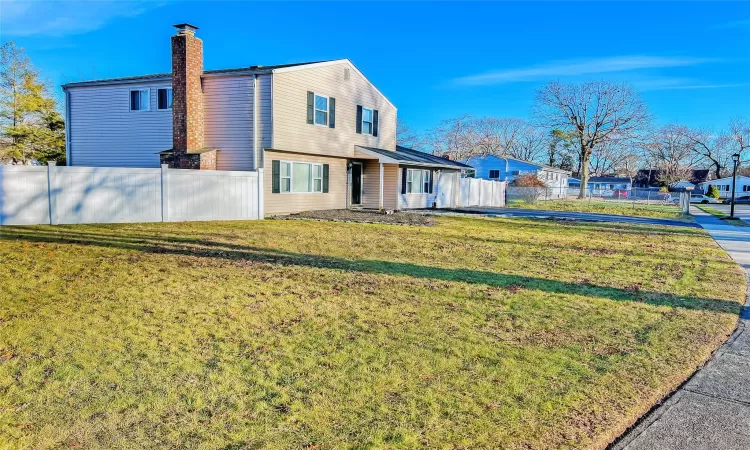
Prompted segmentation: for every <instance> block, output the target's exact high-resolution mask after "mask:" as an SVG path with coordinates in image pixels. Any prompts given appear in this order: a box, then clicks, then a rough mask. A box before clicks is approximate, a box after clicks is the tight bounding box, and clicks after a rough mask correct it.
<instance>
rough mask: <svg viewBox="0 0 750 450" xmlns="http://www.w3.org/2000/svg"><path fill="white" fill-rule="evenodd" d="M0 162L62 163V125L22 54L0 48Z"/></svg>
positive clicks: (12, 48) (8, 46) (6, 46)
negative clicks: (35, 161) (34, 161)
mask: <svg viewBox="0 0 750 450" xmlns="http://www.w3.org/2000/svg"><path fill="white" fill-rule="evenodd" d="M0 160H5V161H10V162H11V163H12V164H25V163H27V162H28V161H30V160H38V161H39V162H41V163H45V162H47V161H57V162H58V163H60V164H63V163H64V162H65V123H64V121H63V118H62V117H61V115H60V113H59V112H58V111H57V105H56V102H55V99H54V98H53V97H52V96H51V95H50V92H49V88H48V87H47V85H46V84H45V83H44V82H43V81H42V80H41V79H40V77H39V72H38V71H37V70H36V69H34V66H33V65H32V64H31V60H29V57H28V56H27V55H26V52H25V51H24V50H23V49H22V48H19V47H17V46H16V45H15V44H14V43H13V42H8V43H6V44H4V45H3V46H2V47H1V48H0Z"/></svg>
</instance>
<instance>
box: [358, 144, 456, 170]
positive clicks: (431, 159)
mask: <svg viewBox="0 0 750 450" xmlns="http://www.w3.org/2000/svg"><path fill="white" fill-rule="evenodd" d="M354 154H355V156H357V157H363V158H365V159H377V160H378V161H380V162H381V163H385V164H399V165H402V166H422V167H438V168H444V169H454V170H461V169H471V166H468V165H466V164H463V163H460V162H458V161H451V160H450V159H447V158H441V157H439V156H435V155H430V154H429V153H424V152H420V151H417V150H412V149H410V148H406V147H401V146H400V145H397V146H396V150H387V149H384V148H375V147H364V146H360V145H357V146H355V147H354Z"/></svg>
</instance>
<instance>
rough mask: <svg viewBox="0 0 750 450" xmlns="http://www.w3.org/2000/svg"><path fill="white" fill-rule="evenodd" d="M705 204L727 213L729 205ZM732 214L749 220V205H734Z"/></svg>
mask: <svg viewBox="0 0 750 450" xmlns="http://www.w3.org/2000/svg"><path fill="white" fill-rule="evenodd" d="M705 206H709V207H711V208H713V209H715V210H718V211H721V212H723V213H726V214H727V215H729V206H730V205H724V204H721V205H713V204H708V205H705ZM734 215H735V216H737V217H739V218H740V219H742V220H750V205H734Z"/></svg>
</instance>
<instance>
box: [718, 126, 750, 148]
mask: <svg viewBox="0 0 750 450" xmlns="http://www.w3.org/2000/svg"><path fill="white" fill-rule="evenodd" d="M724 140H725V141H726V142H727V145H728V147H729V152H731V153H739V154H740V155H742V152H743V151H745V150H747V149H749V148H750V120H748V119H746V118H741V117H737V118H734V119H732V120H731V121H730V122H729V129H728V131H727V133H726V135H725V136H724Z"/></svg>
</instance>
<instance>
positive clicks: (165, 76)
mask: <svg viewBox="0 0 750 450" xmlns="http://www.w3.org/2000/svg"><path fill="white" fill-rule="evenodd" d="M336 61H339V62H340V61H344V60H341V59H337V60H330V61H308V62H299V63H291V64H276V65H273V66H248V67H237V68H234V69H215V70H204V71H203V75H224V74H228V75H234V74H241V73H269V72H273V71H275V70H279V69H288V68H294V67H302V66H309V65H312V64H321V63H330V62H336ZM347 61H348V60H347ZM171 79H172V72H167V73H152V74H148V75H137V76H133V77H119V78H103V79H99V80H87V81H75V82H72V83H65V84H63V85H62V87H63V89H66V88H69V87H78V86H93V85H99V84H121V83H138V82H140V81H154V80H171Z"/></svg>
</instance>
